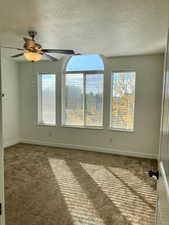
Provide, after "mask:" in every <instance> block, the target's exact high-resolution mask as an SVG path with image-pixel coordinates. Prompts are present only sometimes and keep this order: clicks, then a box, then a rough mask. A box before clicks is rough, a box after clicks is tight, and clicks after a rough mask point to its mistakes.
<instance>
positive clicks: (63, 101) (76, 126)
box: [61, 64, 105, 130]
mask: <svg viewBox="0 0 169 225" xmlns="http://www.w3.org/2000/svg"><path fill="white" fill-rule="evenodd" d="M66 65H67V64H66ZM66 74H83V77H84V79H83V91H84V96H83V98H84V100H83V101H84V104H83V110H84V111H83V112H84V113H83V114H84V115H83V117H84V126H80V125H66V124H65V113H64V112H65V110H64V109H65V75H66ZM87 74H88V75H92V74H102V75H103V103H102V126H86V125H85V120H86V119H85V109H84V107H85V104H86V103H85V102H86V95H85V88H86V75H87ZM104 82H105V78H104V70H86V71H84V70H83V71H66V70H64V71H63V76H62V84H61V86H62V97H61V107H62V110H61V126H62V127H66V128H80V129H94V130H103V129H104V115H103V114H104V112H103V109H104Z"/></svg>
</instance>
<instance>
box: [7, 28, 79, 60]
mask: <svg viewBox="0 0 169 225" xmlns="http://www.w3.org/2000/svg"><path fill="white" fill-rule="evenodd" d="M28 34H29V36H30V38H26V37H24V38H23V39H24V41H25V43H24V46H23V48H13V47H4V48H11V49H16V50H19V51H23V52H22V53H20V54H17V55H13V56H11V57H13V58H17V57H20V56H25V58H26V59H27V60H29V61H32V62H37V61H39V60H41V59H42V57H43V56H45V57H46V58H48V59H49V60H51V61H57V60H58V59H57V58H55V57H53V56H51V55H49V54H48V53H59V54H65V55H76V54H75V52H74V51H73V50H66V49H43V48H42V46H41V45H40V44H38V43H37V42H36V41H35V36H36V35H37V32H36V31H28Z"/></svg>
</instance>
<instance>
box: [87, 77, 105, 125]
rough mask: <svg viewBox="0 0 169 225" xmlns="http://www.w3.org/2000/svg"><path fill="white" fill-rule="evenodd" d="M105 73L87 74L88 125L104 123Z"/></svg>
mask: <svg viewBox="0 0 169 225" xmlns="http://www.w3.org/2000/svg"><path fill="white" fill-rule="evenodd" d="M102 118H103V74H91V75H90V74H89V75H86V108H85V121H86V126H102V125H103V120H102Z"/></svg>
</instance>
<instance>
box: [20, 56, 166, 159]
mask: <svg viewBox="0 0 169 225" xmlns="http://www.w3.org/2000/svg"><path fill="white" fill-rule="evenodd" d="M104 62H105V96H104V124H105V129H103V130H91V129H83V128H81V129H80V128H63V127H61V124H60V121H61V118H60V115H61V86H60V84H61V76H62V68H63V65H64V61H63V60H61V61H59V62H56V63H53V62H39V63H34V64H32V63H28V62H23V63H20V88H21V90H20V94H21V95H20V98H21V99H20V100H21V135H22V136H21V138H22V141H23V142H27V143H36V144H47V145H53V146H59V147H70V148H77V149H78V148H79V149H83V150H93V151H105V152H112V153H118V154H126V155H135V156H143V157H156V156H157V152H158V139H159V126H160V108H161V92H162V75H163V74H162V70H163V55H162V54H159V55H152V56H132V57H131V56H130V57H113V58H108V59H104ZM119 70H126V71H136V107H135V131H134V132H120V131H112V130H110V129H109V121H108V118H109V104H110V97H109V94H110V75H111V71H119ZM38 72H51V73H56V74H57V127H49V126H38V125H37V101H36V100H37V83H36V77H37V73H38ZM111 140H112V141H111Z"/></svg>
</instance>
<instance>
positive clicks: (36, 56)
mask: <svg viewBox="0 0 169 225" xmlns="http://www.w3.org/2000/svg"><path fill="white" fill-rule="evenodd" d="M24 56H25V58H26V59H27V60H28V61H32V62H37V61H39V60H41V59H42V56H43V55H42V54H40V53H37V52H25V53H24Z"/></svg>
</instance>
